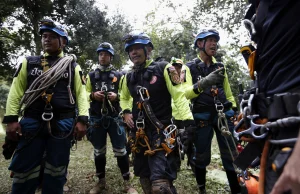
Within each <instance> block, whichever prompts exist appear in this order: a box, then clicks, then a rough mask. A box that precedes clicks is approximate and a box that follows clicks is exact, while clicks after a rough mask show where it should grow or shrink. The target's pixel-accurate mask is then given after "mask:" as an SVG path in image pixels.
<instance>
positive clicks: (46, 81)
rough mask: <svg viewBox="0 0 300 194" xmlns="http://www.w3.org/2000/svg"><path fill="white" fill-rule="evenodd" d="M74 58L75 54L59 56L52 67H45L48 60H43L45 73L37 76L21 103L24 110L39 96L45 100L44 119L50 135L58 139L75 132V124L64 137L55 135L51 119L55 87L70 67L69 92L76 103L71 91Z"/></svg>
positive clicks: (71, 101)
mask: <svg viewBox="0 0 300 194" xmlns="http://www.w3.org/2000/svg"><path fill="white" fill-rule="evenodd" d="M73 60H74V56H65V57H62V58H59V59H58V60H57V61H55V62H54V64H53V65H52V67H51V68H45V66H46V62H45V61H43V62H42V65H43V67H44V71H45V72H44V73H43V74H41V75H40V76H39V77H37V78H36V79H35V80H34V82H33V83H32V84H31V85H30V87H29V88H28V89H27V91H26V92H25V94H24V96H23V98H22V100H21V102H20V104H21V105H22V104H24V107H23V109H22V110H21V112H23V111H24V110H25V109H26V108H27V107H29V106H30V105H31V104H32V103H33V102H34V101H35V100H37V99H38V98H39V97H42V99H43V100H44V101H45V107H44V112H43V113H42V116H41V117H42V120H43V121H45V122H46V126H47V129H48V132H49V135H50V136H51V137H53V138H56V139H65V138H67V137H69V136H70V135H71V133H72V132H73V128H74V124H75V121H74V123H73V128H72V130H71V131H70V132H69V133H68V134H67V135H64V137H55V136H54V135H53V134H52V130H51V124H50V121H51V120H52V119H53V107H52V105H51V99H52V96H53V88H54V87H55V85H56V83H57V81H58V80H59V79H61V77H62V76H63V74H64V72H65V71H66V70H67V69H68V72H69V82H68V86H67V89H68V94H69V99H70V103H71V104H75V101H74V98H73V96H72V91H71V81H72V78H71V77H72V76H71V71H72V61H73Z"/></svg>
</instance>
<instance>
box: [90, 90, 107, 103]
mask: <svg viewBox="0 0 300 194" xmlns="http://www.w3.org/2000/svg"><path fill="white" fill-rule="evenodd" d="M93 97H94V99H95V100H97V101H100V102H102V101H103V100H104V98H105V94H104V91H97V92H94V94H93Z"/></svg>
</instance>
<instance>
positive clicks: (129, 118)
mask: <svg viewBox="0 0 300 194" xmlns="http://www.w3.org/2000/svg"><path fill="white" fill-rule="evenodd" d="M132 118H133V117H132V114H131V113H125V114H124V123H126V124H127V126H128V127H129V128H131V129H132V128H134V122H133V120H132Z"/></svg>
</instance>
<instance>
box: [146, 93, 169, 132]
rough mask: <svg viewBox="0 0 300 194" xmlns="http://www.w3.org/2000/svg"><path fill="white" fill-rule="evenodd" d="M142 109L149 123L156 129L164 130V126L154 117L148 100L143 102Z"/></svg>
mask: <svg viewBox="0 0 300 194" xmlns="http://www.w3.org/2000/svg"><path fill="white" fill-rule="evenodd" d="M143 108H144V110H145V113H146V114H147V117H148V118H149V120H150V121H151V123H152V124H153V125H154V126H155V127H156V128H158V129H161V130H162V129H164V125H163V124H162V123H161V122H160V121H159V120H158V119H157V118H156V116H155V114H154V112H153V110H152V108H151V106H150V103H149V100H147V99H146V100H144V102H143Z"/></svg>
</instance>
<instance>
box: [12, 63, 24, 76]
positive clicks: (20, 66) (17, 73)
mask: <svg viewBox="0 0 300 194" xmlns="http://www.w3.org/2000/svg"><path fill="white" fill-rule="evenodd" d="M21 69H22V63H20V65H19V66H18V69H17V70H16V72H15V73H14V77H18V75H19V73H20V71H21Z"/></svg>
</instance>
